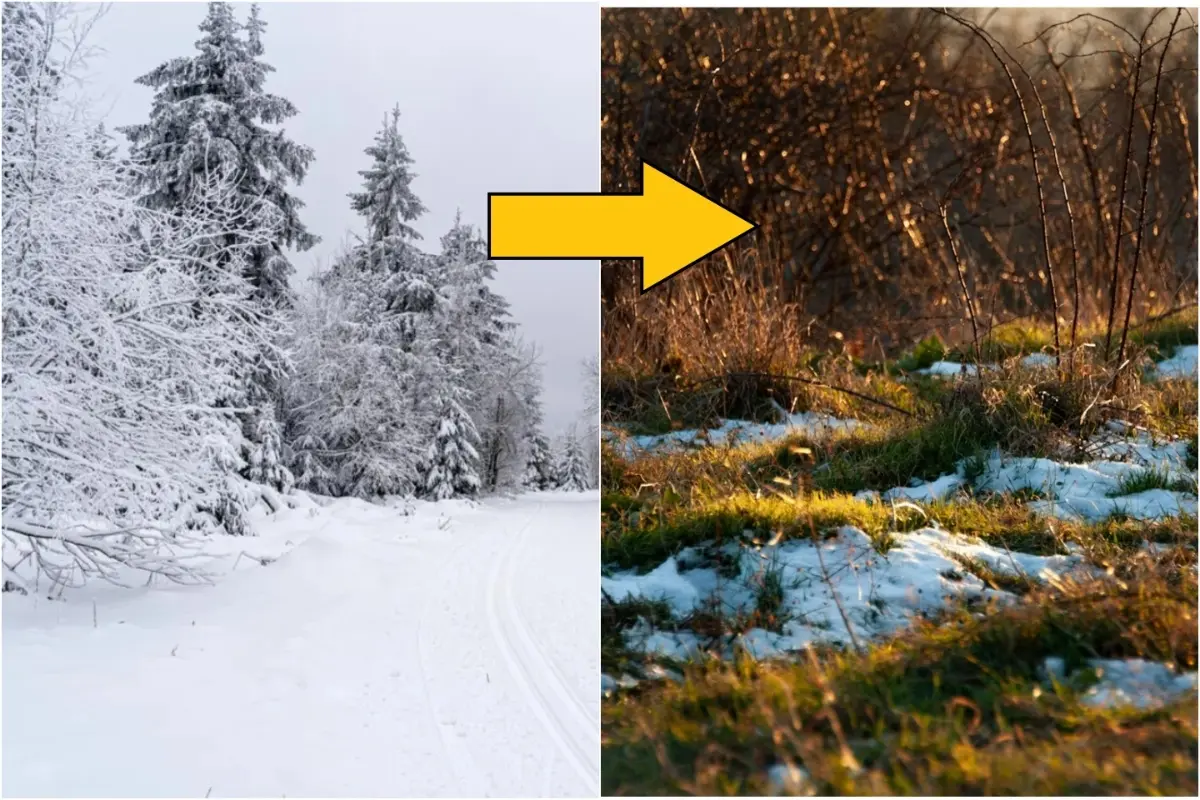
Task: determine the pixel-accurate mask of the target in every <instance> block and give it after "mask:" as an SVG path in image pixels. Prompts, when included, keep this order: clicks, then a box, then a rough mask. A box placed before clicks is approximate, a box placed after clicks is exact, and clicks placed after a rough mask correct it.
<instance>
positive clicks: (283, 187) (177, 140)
mask: <svg viewBox="0 0 1200 800" xmlns="http://www.w3.org/2000/svg"><path fill="white" fill-rule="evenodd" d="M265 27H266V23H265V22H263V20H262V18H261V17H260V15H259V10H258V6H257V5H255V6H252V7H251V11H250V20H249V23H248V24H247V25H243V24H242V23H239V22H238V21H237V19H236V18H235V17H234V15H233V6H231V5H230V4H228V3H222V2H212V3H209V4H208V14H207V16H206V17H205V19H204V21H203V22H202V23H201V24H200V30H201V32H202V33H203V36H201V38H200V40H199V41H197V42H196V50H197V53H196V54H195V55H192V56H185V57H180V58H173V59H171V60H170V61H167V62H166V63H164V64H162V65H160V66H158V67H156V68H155V69H153V70H151V71H150V72H148V73H146V74H145V75H143V76H142V77H140V78H138V79H137V83H140V84H142V85H143V86H148V87H150V88H152V89H154V90H155V94H154V100H153V103H152V107H151V111H150V119H149V121H148V122H146V123H144V124H140V125H130V126H127V127H125V128H123V129H122V130H123V132H124V133H125V135H126V136H127V137H128V138H129V142H130V158H131V160H132V161H133V162H135V163H136V164H138V165H139V166H140V167H141V168H142V172H141V177H140V179H139V181H138V189H139V194H140V196H141V199H142V201H143V202H144V203H146V205H148V206H149V207H151V208H157V209H164V210H167V211H173V210H175V209H178V208H179V207H180V206H181V205H182V204H184V203H186V202H187V200H188V198H189V197H190V196H191V194H192V191H193V188H194V186H195V185H196V183H197V182H198V181H202V180H205V179H206V176H212V175H214V174H216V175H218V176H221V177H222V178H225V179H228V180H230V181H232V182H233V183H234V184H235V185H236V186H237V189H238V192H239V193H240V194H242V195H243V196H245V197H247V198H262V200H263V201H265V202H267V203H269V204H271V205H272V206H274V207H275V209H276V211H277V212H278V215H279V217H280V222H279V224H278V226H277V231H276V235H275V237H274V238H273V239H272V240H271V241H268V242H267V243H265V244H259V245H256V246H255V248H254V251H253V253H252V254H251V256H250V258H249V264H248V265H247V268H246V278H247V280H249V281H250V283H251V284H252V285H253V286H254V289H255V295H256V296H257V297H259V298H261V299H263V300H264V301H267V302H271V303H276V304H283V305H287V304H288V303H290V301H291V297H292V292H291V289H290V287H289V285H288V278H289V277H290V276H291V274H292V273H293V271H294V270H293V268H292V266H291V264H290V263H289V262H288V259H287V257H286V255H285V254H284V247H291V248H294V249H296V250H306V249H308V248H309V247H311V246H312V245H313V244H315V243H316V241H317V237H315V236H314V235H313V234H311V233H309V231H308V229H307V228H306V227H305V225H304V223H303V222H301V221H300V210H301V208H303V206H304V204H303V203H302V202H301V201H300V200H299V199H298V198H297V197H296V196H295V195H293V194H291V193H290V192H289V191H288V188H287V181H289V180H290V181H294V182H296V183H300V182H301V181H302V180H303V179H304V176H305V174H306V173H307V172H308V167H309V164H311V163H312V160H313V151H312V149H311V148H308V147H305V146H303V145H299V144H296V143H295V142H293V141H292V140H291V139H289V138H287V137H286V136H285V135H284V134H283V131H282V130H281V129H280V128H279V125H280V123H283V122H285V121H286V120H288V119H290V118H291V117H293V116H295V115H296V113H297V110H296V107H295V106H293V105H292V103H291V102H290V101H289V100H287V99H285V98H283V97H279V96H278V95H273V94H270V93H269V92H267V91H266V89H265V84H266V79H267V76H268V75H269V74H270V73H271V72H273V71H274V67H271V66H270V65H269V64H266V63H264V62H263V61H261V60H260V58H261V56H262V54H263V46H262V34H263V31H264V29H265Z"/></svg>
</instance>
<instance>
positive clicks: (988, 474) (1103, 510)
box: [857, 423, 1196, 522]
mask: <svg viewBox="0 0 1200 800" xmlns="http://www.w3.org/2000/svg"><path fill="white" fill-rule="evenodd" d="M1089 449H1091V450H1092V451H1093V452H1095V454H1096V455H1097V456H1099V458H1097V459H1096V460H1093V461H1088V462H1086V463H1082V464H1070V463H1064V462H1060V461H1055V460H1053V459H1049V458H1015V457H1010V456H1006V455H1004V454H1002V453H1000V452H994V453H992V454H991V456H990V457H989V458H988V459H987V460H986V461H985V462H984V463H983V464H982V467H983V472H982V474H981V475H979V476H978V477H977V478H975V480H974V481H973V482H972V481H969V480H967V477H966V462H965V461H964V462H961V463H959V465H958V467H957V469H956V471H955V472H953V473H950V474H947V475H942V476H941V477H939V478H937V479H935V480H932V481H927V482H926V481H919V480H917V481H914V482H913V485H911V486H898V487H895V488H893V489H888V490H887V491H884V492H883V493H882V494H880V493H879V492H874V491H863V492H859V493H858V495H857V496H858V497H859V498H860V499H870V498H882V499H883V500H887V501H895V500H908V501H916V502H930V501H934V500H949V499H950V498H952V497H953V495H954V494H955V493H956V492H957V491H959V490H960V489H962V488H964V487H967V486H968V485H972V486H973V487H974V489H975V490H976V491H982V492H996V493H1001V494H1004V493H1011V492H1020V491H1032V492H1036V493H1038V494H1040V495H1041V497H1040V498H1039V499H1037V500H1033V501H1031V502H1030V503H1029V504H1028V505H1029V508H1030V509H1031V510H1032V511H1035V512H1037V513H1039V514H1045V515H1046V516H1051V517H1057V518H1059V519H1069V520H1083V521H1090V522H1097V521H1100V520H1104V519H1107V518H1108V517H1111V516H1113V515H1114V514H1121V515H1124V516H1128V517H1132V518H1133V519H1143V520H1151V519H1162V518H1163V517H1176V516H1179V515H1181V514H1188V515H1191V516H1195V515H1196V474H1195V473H1194V472H1193V471H1192V470H1190V469H1188V467H1187V442H1186V441H1182V440H1180V441H1173V442H1156V441H1154V439H1153V438H1152V437H1150V436H1149V435H1148V434H1147V433H1146V432H1144V431H1137V432H1131V433H1129V434H1125V433H1123V432H1122V426H1121V425H1120V424H1117V423H1114V425H1113V429H1110V430H1109V431H1107V432H1105V433H1103V434H1101V435H1099V436H1097V437H1096V438H1095V439H1094V440H1093V441H1092V442H1091V445H1090V448H1089ZM1146 473H1153V474H1154V475H1156V476H1159V477H1161V478H1162V479H1163V480H1164V481H1166V482H1169V483H1171V484H1172V485H1177V486H1186V487H1187V490H1186V491H1183V490H1180V489H1164V488H1152V489H1145V490H1142V491H1137V492H1125V491H1124V490H1123V488H1122V487H1123V484H1124V482H1126V481H1132V480H1134V479H1137V478H1139V477H1142V476H1144V475H1145V474H1146Z"/></svg>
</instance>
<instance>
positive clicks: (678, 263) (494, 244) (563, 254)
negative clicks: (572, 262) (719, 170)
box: [488, 163, 756, 292]
mask: <svg viewBox="0 0 1200 800" xmlns="http://www.w3.org/2000/svg"><path fill="white" fill-rule="evenodd" d="M755 227H756V226H755V224H754V223H753V222H750V221H749V220H745V219H742V218H741V217H739V216H738V215H737V214H735V213H733V212H732V211H730V210H729V209H727V208H725V207H724V206H722V205H721V204H719V203H714V202H713V201H712V200H709V199H708V198H707V197H705V196H704V195H701V194H699V193H697V192H695V191H693V190H692V189H691V188H689V187H688V186H686V185H684V184H682V183H680V182H679V181H677V180H675V179H674V178H672V177H671V176H670V175H668V174H666V173H665V172H663V171H661V170H658V169H655V168H654V167H652V166H650V165H649V164H646V163H643V164H642V192H641V194H584V193H580V194H535V193H525V194H520V193H512V194H504V193H500V192H492V193H490V194H488V243H489V245H488V256H489V257H490V258H493V259H505V258H519V259H583V258H586V259H601V258H633V259H639V260H641V262H642V291H643V292H644V291H646V290H647V289H649V288H650V287H651V286H654V285H656V284H658V283H661V282H663V281H665V280H666V279H667V278H669V277H671V276H672V275H675V274H676V273H678V272H680V271H682V270H684V269H687V268H688V267H690V266H691V265H692V264H695V263H696V262H697V261H699V260H700V259H702V258H704V257H705V256H708V255H711V254H712V253H714V252H716V251H717V250H720V249H721V248H722V247H724V246H725V245H727V244H729V243H730V242H732V241H733V240H734V239H737V238H738V237H739V236H742V235H744V234H746V233H749V232H750V231H752V230H754V228H755Z"/></svg>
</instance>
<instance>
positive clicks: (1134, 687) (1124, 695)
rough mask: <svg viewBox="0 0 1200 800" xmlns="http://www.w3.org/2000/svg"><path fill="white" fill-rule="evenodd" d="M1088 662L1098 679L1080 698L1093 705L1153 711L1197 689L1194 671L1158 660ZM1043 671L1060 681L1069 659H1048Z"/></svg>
mask: <svg viewBox="0 0 1200 800" xmlns="http://www.w3.org/2000/svg"><path fill="white" fill-rule="evenodd" d="M1088 666H1089V667H1090V668H1091V669H1092V670H1093V671H1094V673H1095V676H1096V678H1097V679H1098V680H1097V682H1096V683H1095V684H1093V685H1092V686H1089V687H1088V688H1087V690H1086V691H1085V692H1084V693H1083V696H1082V698H1080V702H1082V703H1083V704H1084V705H1086V706H1091V707H1092V708H1104V709H1114V708H1135V709H1138V710H1140V711H1150V710H1153V709H1157V708H1161V707H1163V706H1165V705H1167V704H1168V703H1171V702H1174V701H1175V700H1178V699H1179V698H1181V697H1184V696H1186V695H1187V694H1189V693H1191V692H1195V691H1196V677H1197V676H1196V673H1195V672H1185V673H1182V674H1180V673H1177V672H1176V671H1175V670H1174V669H1173V668H1172V667H1170V666H1168V665H1166V664H1162V663H1160V662H1157V661H1147V660H1145V659H1141V658H1124V659H1121V658H1092V659H1088ZM1042 674H1043V675H1044V676H1046V677H1047V678H1052V679H1053V680H1055V681H1058V682H1060V683H1061V682H1064V681H1067V680H1068V678H1067V675H1066V663H1065V662H1064V661H1063V659H1061V658H1058V657H1052V658H1047V659H1046V660H1045V662H1044V663H1043V665H1042ZM1076 674H1077V675H1078V673H1076ZM1073 677H1074V676H1073Z"/></svg>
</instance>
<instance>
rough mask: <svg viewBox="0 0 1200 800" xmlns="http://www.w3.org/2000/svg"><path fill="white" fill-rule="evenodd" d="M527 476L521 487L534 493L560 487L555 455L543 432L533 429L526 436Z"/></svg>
mask: <svg viewBox="0 0 1200 800" xmlns="http://www.w3.org/2000/svg"><path fill="white" fill-rule="evenodd" d="M526 442H527V444H526V450H527V452H528V456H526V458H525V474H524V476H523V477H522V480H521V485H522V486H523V487H524V488H526V489H531V490H533V491H546V490H548V489H554V488H557V486H558V477H557V470H556V469H555V464H554V453H553V451H551V449H550V443H549V442H548V441H547V440H546V437H545V435H543V434H542V432H541V431H539V430H536V429H533V430H530V431H529V433H528V434H527V435H526Z"/></svg>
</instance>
